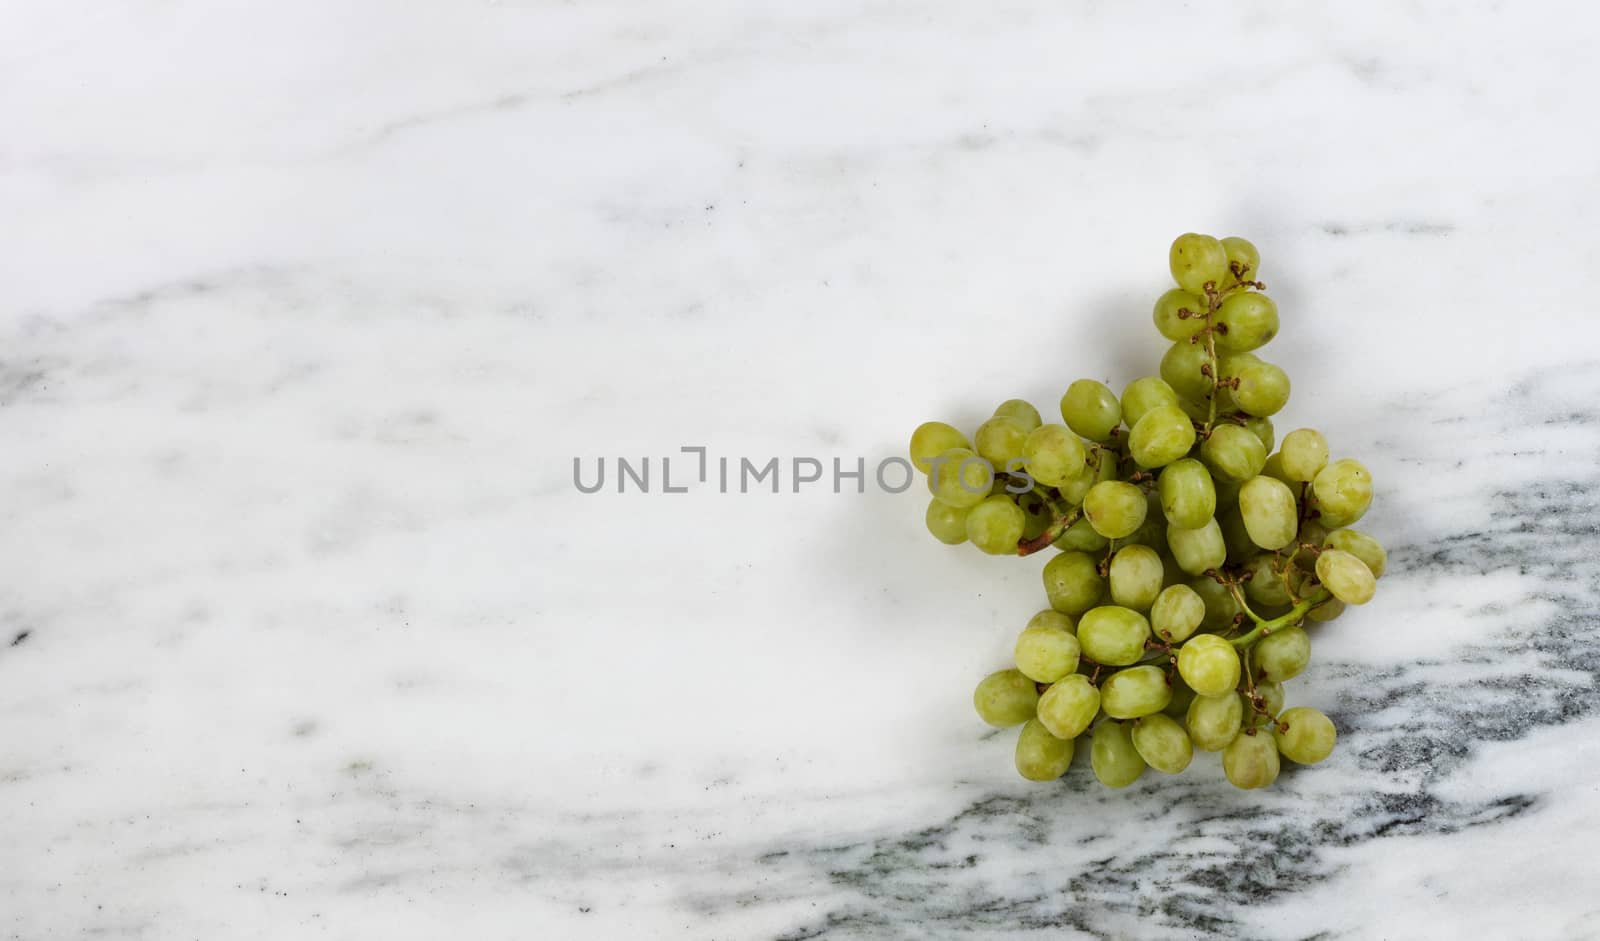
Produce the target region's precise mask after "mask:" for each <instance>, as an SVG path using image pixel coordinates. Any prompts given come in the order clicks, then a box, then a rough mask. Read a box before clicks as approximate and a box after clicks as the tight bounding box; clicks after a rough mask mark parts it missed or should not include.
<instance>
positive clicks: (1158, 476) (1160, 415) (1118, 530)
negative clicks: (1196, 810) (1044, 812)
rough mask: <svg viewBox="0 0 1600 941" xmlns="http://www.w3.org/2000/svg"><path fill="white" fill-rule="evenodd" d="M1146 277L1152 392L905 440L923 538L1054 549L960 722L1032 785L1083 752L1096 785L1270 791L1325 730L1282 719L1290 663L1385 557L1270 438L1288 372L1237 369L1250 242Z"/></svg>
mask: <svg viewBox="0 0 1600 941" xmlns="http://www.w3.org/2000/svg"><path fill="white" fill-rule="evenodd" d="M1168 262H1169V265H1170V267H1171V270H1172V277H1173V279H1174V280H1175V281H1176V282H1177V286H1176V287H1174V288H1172V289H1170V290H1168V291H1167V292H1166V293H1165V294H1163V295H1161V297H1160V298H1159V299H1157V301H1156V303H1155V309H1154V313H1153V318H1154V321H1155V326H1156V329H1157V330H1158V331H1159V332H1160V333H1161V335H1162V336H1163V337H1165V338H1166V339H1167V340H1168V341H1170V342H1171V346H1170V347H1169V348H1168V349H1167V351H1166V354H1165V355H1164V356H1162V358H1161V364H1160V367H1159V369H1158V370H1157V375H1154V376H1144V377H1141V378H1138V379H1135V380H1133V381H1132V382H1130V383H1128V385H1127V386H1126V387H1124V389H1123V390H1122V395H1121V396H1120V397H1118V396H1117V395H1116V394H1114V393H1113V392H1112V391H1111V389H1110V388H1108V387H1107V386H1106V385H1105V384H1103V383H1101V382H1098V381H1095V380H1093V379H1079V380H1077V381H1076V382H1073V383H1072V384H1071V385H1070V386H1068V387H1067V390H1066V392H1065V394H1063V395H1062V397H1061V404H1060V409H1061V418H1062V422H1063V424H1054V423H1050V424H1046V423H1044V421H1043V420H1042V418H1041V417H1040V415H1039V411H1038V409H1036V408H1034V407H1033V406H1032V405H1030V404H1029V403H1027V402H1026V401H1023V400H1021V399H1011V400H1008V401H1006V402H1003V403H1001V404H1000V406H999V407H998V408H996V409H995V412H994V416H993V417H992V418H990V419H989V420H987V421H985V422H984V423H983V424H982V425H980V426H978V428H977V430H976V432H975V433H974V434H973V436H972V437H971V438H970V439H969V438H968V437H967V436H966V435H965V434H963V433H962V432H961V431H960V430H959V429H957V428H955V427H953V426H951V425H948V424H945V423H944V422H926V423H924V424H922V425H920V426H918V427H917V429H916V430H915V431H914V432H913V433H912V435H911V444H910V452H911V459H912V462H913V463H914V464H915V465H916V466H917V468H918V470H920V471H921V472H923V473H924V474H926V475H927V480H928V489H929V491H930V492H931V493H932V495H933V499H932V500H931V501H930V502H929V503H928V508H927V513H926V517H925V521H926V525H927V528H928V531H929V532H931V533H932V534H933V535H934V537H935V538H936V539H938V540H939V541H940V542H942V543H946V544H949V545H959V544H961V543H964V542H969V543H971V544H972V545H973V546H976V547H977V548H978V549H980V550H981V551H983V552H986V553H990V554H994V555H1012V554H1015V555H1030V554H1032V553H1034V552H1039V551H1043V550H1045V549H1048V548H1054V549H1056V550H1059V551H1058V552H1057V553H1056V555H1055V556H1053V557H1052V558H1051V559H1050V560H1049V561H1048V562H1047V563H1046V564H1045V566H1044V591H1045V597H1046V598H1047V599H1048V601H1049V605H1050V606H1049V607H1048V608H1046V609H1045V610H1042V611H1040V612H1039V613H1038V614H1036V615H1034V616H1033V618H1032V619H1031V620H1030V621H1029V622H1028V623H1027V625H1026V627H1024V628H1023V630H1022V632H1021V633H1020V634H1019V635H1018V636H1017V642H1016V648H1015V652H1014V660H1015V665H1014V666H1013V667H1012V668H1010V669H1005V670H1000V671H998V672H995V673H992V674H990V675H989V676H987V677H985V678H984V679H983V680H982V681H981V682H979V683H978V687H977V690H976V691H975V692H974V693H973V704H974V705H975V706H976V708H977V711H978V715H979V717H980V718H982V719H983V721H985V722H987V723H988V724H990V725H992V726H995V727H997V728H1008V727H1013V726H1021V732H1020V734H1019V736H1018V738H1017V743H1016V767H1017V771H1018V772H1019V773H1020V774H1021V775H1022V776H1023V777H1024V778H1027V779H1029V780H1032V781H1053V780H1056V779H1058V778H1060V777H1062V776H1063V775H1064V774H1066V772H1067V769H1068V766H1069V765H1070V764H1071V763H1072V758H1073V754H1074V751H1075V749H1076V746H1077V743H1078V741H1079V740H1080V739H1082V738H1085V737H1087V739H1088V745H1089V749H1090V759H1091V760H1090V765H1091V767H1092V768H1093V770H1094V775H1095V777H1096V778H1098V779H1099V780H1100V782H1101V783H1102V784H1105V785H1106V786H1108V787H1126V786H1127V785H1129V784H1132V783H1133V782H1134V781H1136V780H1138V779H1139V778H1140V777H1141V776H1142V775H1143V774H1144V771H1145V769H1146V768H1155V769H1156V770H1157V771H1160V772H1163V773H1166V774H1177V773H1178V772H1181V771H1183V770H1184V769H1185V768H1187V767H1188V766H1189V764H1190V762H1191V761H1192V760H1193V758H1194V752H1195V749H1199V750H1201V751H1207V752H1221V753H1222V767H1223V771H1224V773H1225V774H1226V775H1227V778H1228V780H1229V781H1231V782H1232V783H1233V784H1234V785H1235V786H1237V787H1240V788H1258V787H1265V786H1267V785H1269V784H1271V783H1272V782H1273V781H1275V780H1276V779H1277V777H1278V772H1279V767H1280V765H1279V761H1280V758H1287V759H1289V760H1290V761H1293V762H1296V763H1299V764H1308V765H1309V764H1315V763H1317V762H1319V761H1322V760H1323V759H1324V758H1327V757H1328V755H1329V754H1331V753H1332V751H1333V748H1334V743H1335V740H1336V739H1337V737H1338V733H1337V730H1336V729H1335V728H1334V725H1333V722H1332V721H1331V720H1330V719H1329V718H1328V717H1327V716H1326V715H1325V714H1323V713H1322V712H1320V711H1318V710H1316V709H1313V708H1310V707H1307V706H1294V707H1290V708H1285V705H1284V684H1285V683H1286V682H1287V681H1289V680H1291V679H1293V678H1295V677H1296V676H1299V675H1300V674H1301V673H1302V672H1303V671H1304V670H1305V669H1306V666H1307V664H1308V663H1309V661H1310V657H1311V635H1310V634H1309V633H1308V632H1307V629H1306V625H1307V623H1308V622H1310V623H1311V624H1312V626H1313V627H1314V626H1315V625H1316V624H1318V623H1322V622H1327V621H1331V620H1333V619H1335V618H1337V617H1339V615H1340V614H1341V613H1343V612H1344V610H1345V607H1346V606H1347V605H1360V604H1366V603H1367V602H1368V601H1370V600H1372V597H1373V594H1374V592H1375V591H1376V587H1377V579H1378V577H1379V576H1381V575H1382V574H1383V570H1384V565H1385V562H1386V560H1387V555H1386V553H1385V551H1384V548H1383V546H1382V545H1381V544H1380V543H1379V542H1378V541H1377V540H1376V539H1374V538H1373V537H1372V536H1370V535H1368V534H1367V533H1364V532H1361V531H1360V530H1356V529H1352V528H1350V526H1351V524H1353V523H1355V522H1357V521H1358V520H1360V519H1361V518H1362V516H1363V515H1365V513H1366V512H1367V508H1368V507H1369V506H1370V505H1371V503H1372V475H1371V473H1370V472H1369V471H1368V470H1367V468H1366V467H1365V466H1363V465H1362V464H1361V463H1360V462H1359V461H1356V460H1354V459H1351V458H1340V459H1339V460H1330V451H1329V448H1328V441H1327V439H1326V438H1325V437H1324V436H1323V435H1322V433H1321V432H1319V431H1316V430H1315V429H1312V428H1300V429H1297V430H1295V431H1291V432H1289V433H1288V434H1286V435H1284V436H1283V440H1282V441H1281V442H1277V441H1276V438H1275V433H1274V430H1273V426H1272V416H1273V415H1275V414H1277V413H1278V412H1279V411H1280V410H1281V409H1283V407H1284V406H1285V405H1286V404H1287V403H1288V401H1289V376H1288V374H1287V373H1285V372H1284V370H1283V369H1282V368H1280V367H1278V366H1276V365H1274V364H1272V363H1269V362H1267V361H1265V360H1263V359H1261V358H1260V357H1258V356H1257V355H1255V351H1256V350H1258V349H1260V348H1261V347H1263V346H1265V345H1266V344H1267V342H1268V341H1270V340H1271V339H1272V338H1273V337H1274V336H1276V335H1277V332H1278V308H1277V305H1276V304H1275V303H1274V302H1273V300H1272V298H1271V297H1269V296H1267V294H1266V293H1264V292H1265V289H1266V285H1265V284H1263V283H1262V282H1261V281H1260V280H1259V279H1258V272H1259V270H1260V264H1261V259H1260V254H1259V253H1258V252H1257V250H1256V247H1255V246H1254V245H1252V244H1251V243H1250V242H1248V241H1246V240H1245V239H1242V238H1235V237H1229V238H1223V239H1217V238H1213V237H1212V236H1209V235H1198V234H1195V233H1187V234H1185V235H1181V236H1179V237H1178V238H1177V240H1175V241H1174V242H1173V243H1172V248H1171V251H1170V252H1169V255H1168ZM1275 443H1276V444H1278V450H1277V451H1276V452H1274V451H1273V445H1274V444H1275Z"/></svg>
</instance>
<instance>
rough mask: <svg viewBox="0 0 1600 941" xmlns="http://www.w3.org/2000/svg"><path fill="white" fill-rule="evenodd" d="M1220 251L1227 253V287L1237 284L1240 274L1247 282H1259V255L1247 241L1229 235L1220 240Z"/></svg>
mask: <svg viewBox="0 0 1600 941" xmlns="http://www.w3.org/2000/svg"><path fill="white" fill-rule="evenodd" d="M1222 250H1223V251H1224V252H1227V253H1228V275H1229V277H1228V278H1227V282H1228V284H1227V286H1228V287H1232V286H1233V285H1235V284H1238V283H1239V280H1240V278H1239V275H1240V274H1243V275H1244V279H1245V280H1247V281H1260V280H1261V274H1260V269H1261V253H1260V252H1258V251H1256V247H1255V246H1254V245H1252V244H1250V242H1249V241H1248V240H1246V239H1242V238H1239V237H1238V236H1237V235H1230V236H1228V237H1227V238H1225V239H1223V240H1222Z"/></svg>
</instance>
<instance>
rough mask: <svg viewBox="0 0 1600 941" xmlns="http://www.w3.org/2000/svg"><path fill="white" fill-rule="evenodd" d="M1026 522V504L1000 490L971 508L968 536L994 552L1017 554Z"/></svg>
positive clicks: (981, 546)
mask: <svg viewBox="0 0 1600 941" xmlns="http://www.w3.org/2000/svg"><path fill="white" fill-rule="evenodd" d="M1026 524H1027V514H1026V513H1024V512H1022V507H1020V506H1017V505H1016V504H1015V503H1014V502H1012V500H1011V498H1010V497H1009V496H1007V495H1005V494H1003V493H997V494H995V495H994V496H991V497H985V498H984V499H983V500H982V501H980V502H979V503H978V505H977V506H975V507H973V508H972V509H970V510H968V511H967V538H968V539H970V540H972V544H973V545H975V546H977V547H978V548H979V549H982V550H983V551H984V552H987V553H989V554H990V555H1015V554H1016V552H1017V541H1018V540H1020V539H1021V538H1022V530H1023V527H1024V526H1025V525H1026Z"/></svg>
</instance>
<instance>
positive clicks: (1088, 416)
mask: <svg viewBox="0 0 1600 941" xmlns="http://www.w3.org/2000/svg"><path fill="white" fill-rule="evenodd" d="M1061 420H1062V421H1064V422H1066V423H1067V427H1068V428H1071V429H1072V430H1073V432H1074V433H1075V434H1080V435H1082V436H1084V437H1085V438H1088V439H1089V440H1090V441H1106V440H1108V439H1110V437H1111V432H1113V431H1115V430H1116V427H1117V425H1118V424H1119V423H1120V422H1121V421H1122V405H1121V404H1120V403H1119V402H1118V401H1117V397H1116V395H1114V394H1113V393H1112V391H1111V390H1110V389H1108V388H1106V386H1105V384H1104V383H1100V382H1095V381H1094V380H1093V379H1079V380H1078V381H1076V382H1074V383H1073V384H1072V385H1070V386H1067V391H1066V393H1065V394H1064V395H1062V396H1061Z"/></svg>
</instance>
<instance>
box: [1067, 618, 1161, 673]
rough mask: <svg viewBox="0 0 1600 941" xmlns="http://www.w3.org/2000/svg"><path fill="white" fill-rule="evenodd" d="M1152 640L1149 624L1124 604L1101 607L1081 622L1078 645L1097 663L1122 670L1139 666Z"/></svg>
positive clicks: (1080, 619)
mask: <svg viewBox="0 0 1600 941" xmlns="http://www.w3.org/2000/svg"><path fill="white" fill-rule="evenodd" d="M1149 639H1150V622H1149V621H1146V620H1145V618H1144V615H1142V614H1140V613H1139V612H1137V611H1135V610H1133V609H1132V608H1124V607H1122V606H1121V605H1114V604H1108V605H1101V606H1100V607H1098V608H1094V609H1092V610H1090V611H1087V612H1085V613H1084V615H1083V617H1081V618H1079V619H1078V642H1079V643H1080V644H1082V645H1083V654H1084V656H1086V657H1088V658H1089V659H1090V660H1093V661H1094V662H1095V663H1103V664H1106V665H1107V666H1114V667H1121V666H1127V665H1128V664H1130V663H1138V662H1139V658H1140V657H1143V656H1144V645H1145V642H1146V641H1148V640H1149Z"/></svg>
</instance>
